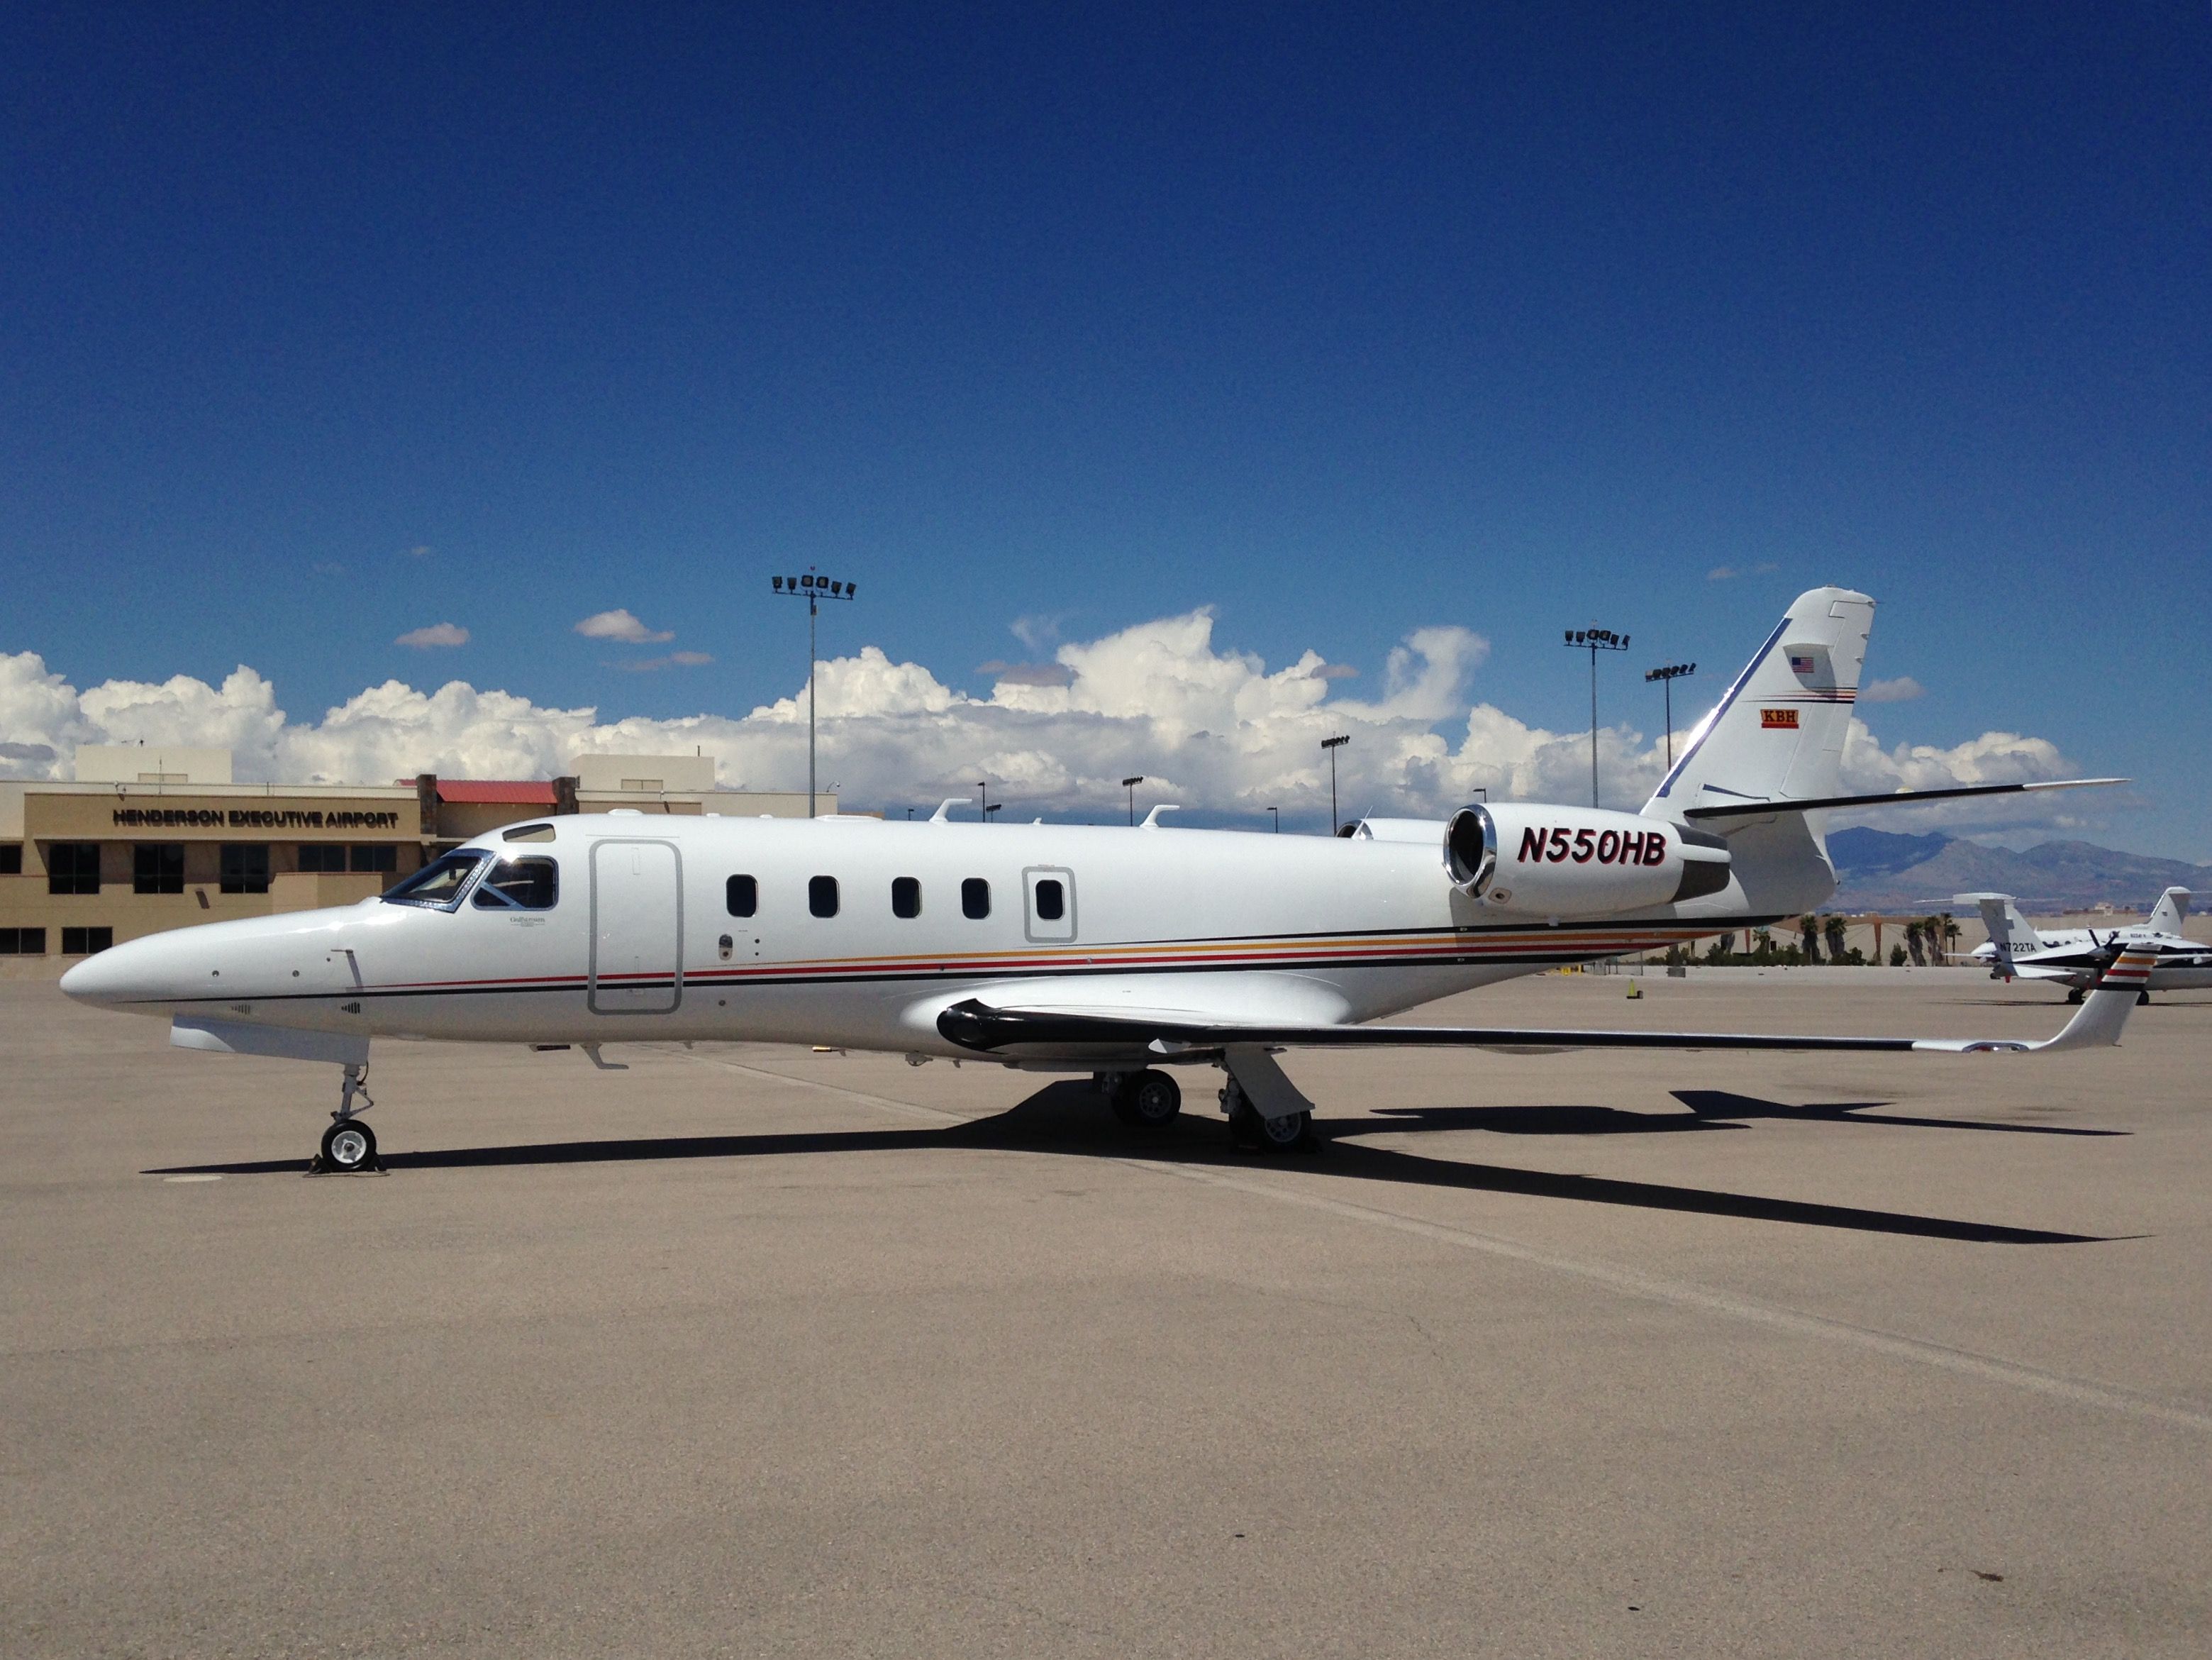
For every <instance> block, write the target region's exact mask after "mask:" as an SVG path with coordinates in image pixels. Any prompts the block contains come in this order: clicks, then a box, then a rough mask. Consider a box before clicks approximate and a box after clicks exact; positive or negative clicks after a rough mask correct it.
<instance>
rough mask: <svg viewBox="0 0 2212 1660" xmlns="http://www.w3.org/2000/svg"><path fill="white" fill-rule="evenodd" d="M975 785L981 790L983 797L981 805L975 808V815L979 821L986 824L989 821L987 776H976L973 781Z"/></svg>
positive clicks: (989, 794)
mask: <svg viewBox="0 0 2212 1660" xmlns="http://www.w3.org/2000/svg"><path fill="white" fill-rule="evenodd" d="M975 787H976V788H977V789H979V790H981V792H982V799H983V805H982V806H981V807H979V808H977V809H976V811H975V817H976V818H977V820H978V821H979V822H980V823H982V824H989V823H990V822H991V783H990V781H989V780H988V779H987V778H978V779H977V780H976V781H975Z"/></svg>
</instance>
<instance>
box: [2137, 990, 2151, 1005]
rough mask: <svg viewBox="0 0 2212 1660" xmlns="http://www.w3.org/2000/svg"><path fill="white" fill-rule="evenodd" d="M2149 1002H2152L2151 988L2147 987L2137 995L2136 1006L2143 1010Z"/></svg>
mask: <svg viewBox="0 0 2212 1660" xmlns="http://www.w3.org/2000/svg"><path fill="white" fill-rule="evenodd" d="M2149 1001H2150V989H2149V988H2148V987H2145V988H2143V989H2142V990H2141V991H2139V992H2137V993H2136V1007H2137V1008H2141V1007H2142V1006H2143V1005H2144V1004H2146V1003H2148V1002H2149Z"/></svg>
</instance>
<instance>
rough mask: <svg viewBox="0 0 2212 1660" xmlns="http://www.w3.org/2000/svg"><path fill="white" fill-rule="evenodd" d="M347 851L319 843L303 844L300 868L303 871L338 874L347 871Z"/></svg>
mask: <svg viewBox="0 0 2212 1660" xmlns="http://www.w3.org/2000/svg"><path fill="white" fill-rule="evenodd" d="M345 865H346V860H345V849H344V848H336V847H325V846H323V845H321V844H320V843H318V842H305V843H302V844H301V848H300V868H301V870H303V871H309V872H315V873H333V874H334V873H339V872H343V870H344V869H345Z"/></svg>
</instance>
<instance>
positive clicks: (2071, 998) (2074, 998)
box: [2066, 986, 2081, 1003]
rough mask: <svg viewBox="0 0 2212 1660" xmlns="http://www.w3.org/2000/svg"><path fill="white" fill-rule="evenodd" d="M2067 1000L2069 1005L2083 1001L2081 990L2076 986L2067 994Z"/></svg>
mask: <svg viewBox="0 0 2212 1660" xmlns="http://www.w3.org/2000/svg"><path fill="white" fill-rule="evenodd" d="M2066 1000H2067V1001H2068V1002H2069V1003H2078V1002H2080V1001H2081V987H2079V986H2076V987H2075V988H2074V989H2073V990H2071V991H2069V992H2068V993H2067V994H2066Z"/></svg>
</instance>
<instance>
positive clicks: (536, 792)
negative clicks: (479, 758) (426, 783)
mask: <svg viewBox="0 0 2212 1660" xmlns="http://www.w3.org/2000/svg"><path fill="white" fill-rule="evenodd" d="M438 799H439V800H441V801H451V802H453V804H454V805H455V806H480V807H550V806H553V805H554V795H553V786H552V784H551V783H550V782H548V781H543V780H541V781H535V782H531V781H518V782H513V783H509V782H505V781H495V780H477V779H447V778H441V779H440V780H439V781H438Z"/></svg>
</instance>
